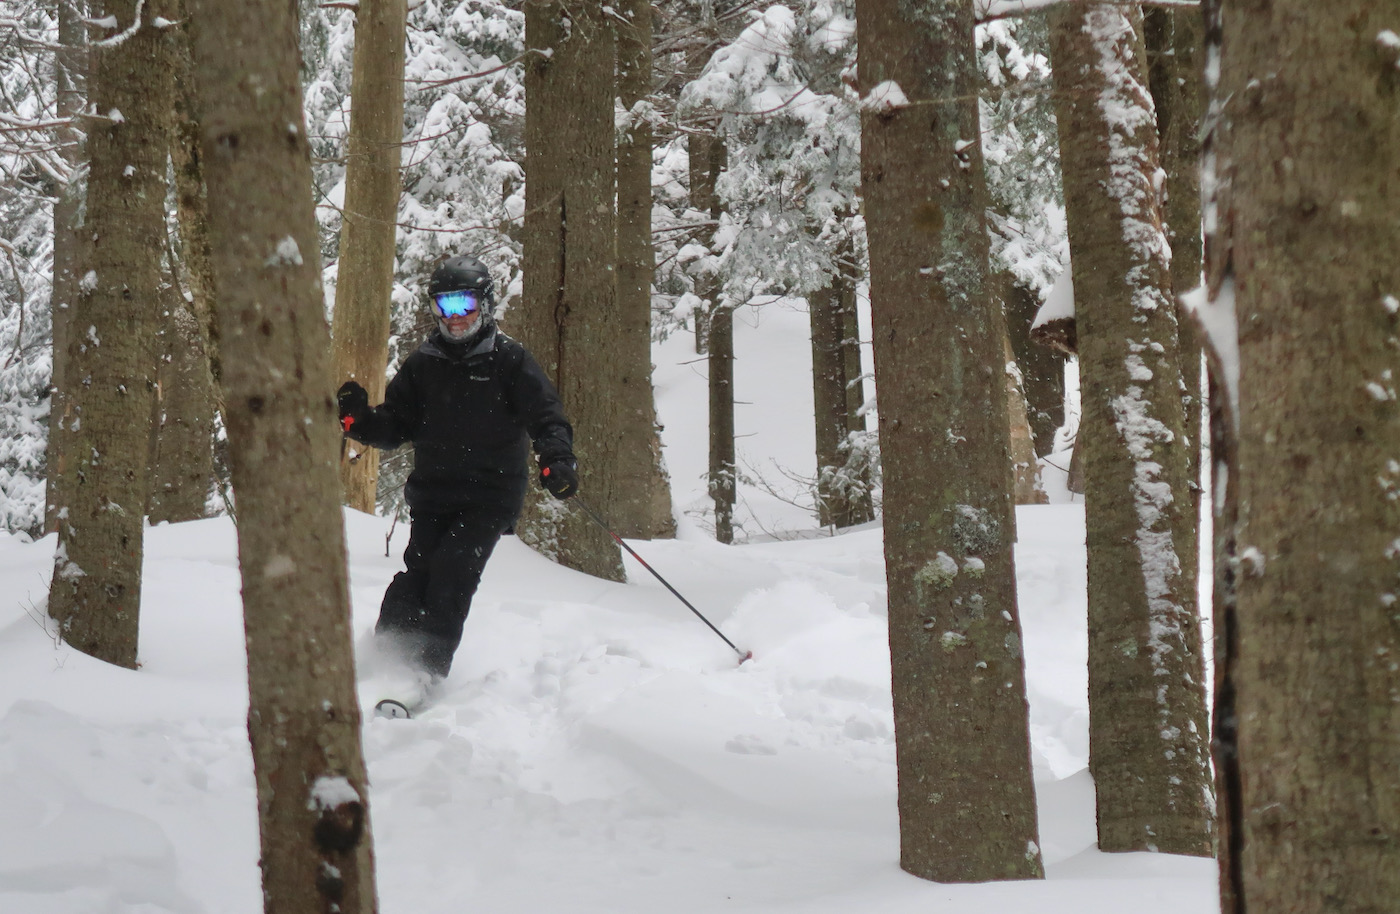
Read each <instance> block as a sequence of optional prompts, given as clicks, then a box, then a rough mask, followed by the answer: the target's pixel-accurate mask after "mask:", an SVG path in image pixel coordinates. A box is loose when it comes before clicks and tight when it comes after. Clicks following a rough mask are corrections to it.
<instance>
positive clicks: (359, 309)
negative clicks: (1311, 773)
mask: <svg viewBox="0 0 1400 914" xmlns="http://www.w3.org/2000/svg"><path fill="white" fill-rule="evenodd" d="M407 27H408V12H407V9H406V8H405V6H404V0H360V4H359V6H358V8H357V9H356V12H355V54H354V72H353V75H352V80H351V89H350V135H349V138H348V141H347V143H346V148H347V157H346V158H347V161H346V166H345V210H344V213H343V218H344V222H343V224H342V227H341V231H340V270H339V273H338V279H337V281H336V287H335V322H334V325H333V327H332V331H331V333H332V336H333V338H334V340H335V377H336V379H337V380H349V379H353V380H356V381H359V382H360V384H361V385H362V386H363V387H364V388H365V390H367V391H368V392H369V398H370V402H371V403H378V402H380V401H381V400H383V399H384V385H385V377H384V375H385V370H386V368H387V366H388V361H389V308H390V297H391V295H392V294H393V291H394V238H395V223H396V222H397V221H398V211H399V196H400V191H401V182H400V179H399V162H400V159H401V157H402V153H403V73H404V39H405V35H406V33H407ZM340 479H341V483H342V484H343V485H344V487H345V503H346V504H347V505H349V506H350V507H352V508H355V509H356V510H359V511H366V512H368V513H370V514H373V513H374V507H375V495H376V492H377V488H378V482H379V451H378V450H376V449H375V448H364V449H356V448H350V449H349V450H347V451H346V455H345V457H344V459H343V460H342V461H341V465H340Z"/></svg>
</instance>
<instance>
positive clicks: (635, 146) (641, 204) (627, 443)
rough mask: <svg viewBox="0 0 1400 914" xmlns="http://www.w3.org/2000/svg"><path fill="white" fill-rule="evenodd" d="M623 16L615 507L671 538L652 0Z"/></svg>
mask: <svg viewBox="0 0 1400 914" xmlns="http://www.w3.org/2000/svg"><path fill="white" fill-rule="evenodd" d="M618 10H619V12H620V14H621V15H622V16H623V17H624V19H625V20H626V21H625V22H619V23H617V94H618V98H619V99H621V101H622V107H623V109H624V110H626V111H627V112H628V129H627V130H626V131H624V132H623V133H622V135H621V136H620V137H619V140H618V147H617V207H618V213H617V310H618V315H619V323H618V334H617V340H618V346H619V348H620V349H621V350H622V352H621V356H622V360H621V362H620V366H621V367H622V371H621V377H620V378H619V380H620V382H621V386H622V390H621V394H622V403H621V409H620V410H619V420H620V423H621V435H622V444H621V447H620V448H619V449H618V455H617V456H618V465H617V476H618V478H619V479H621V480H624V483H623V485H622V486H621V487H620V488H619V489H618V492H617V493H616V498H615V499H614V507H613V517H612V521H613V525H614V529H615V530H616V531H617V532H618V534H619V535H621V536H628V537H636V538H639V539H652V538H653V537H657V538H671V537H674V536H675V535H676V519H675V517H674V516H673V514H672V510H671V480H670V477H669V476H668V475H667V473H666V467H665V464H664V463H663V461H662V458H661V435H660V430H659V429H658V427H657V422H656V397H655V394H654V391H653V390H652V386H651V279H652V272H653V271H654V269H655V266H656V252H655V249H654V248H653V247H652V243H651V155H652V128H651V120H650V118H651V113H652V108H651V78H652V73H651V43H652V34H651V20H652V16H651V2H650V0H623V2H622V3H620V4H619V5H618Z"/></svg>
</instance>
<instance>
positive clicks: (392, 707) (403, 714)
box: [374, 698, 413, 720]
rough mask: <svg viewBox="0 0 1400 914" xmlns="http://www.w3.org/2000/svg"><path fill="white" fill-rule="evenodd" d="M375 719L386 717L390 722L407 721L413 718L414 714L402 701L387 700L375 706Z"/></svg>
mask: <svg viewBox="0 0 1400 914" xmlns="http://www.w3.org/2000/svg"><path fill="white" fill-rule="evenodd" d="M374 716H375V717H386V718H388V719H390V720H407V719H409V718H411V717H413V712H412V711H410V710H408V706H407V705H405V704H404V703H403V702H401V701H395V700H394V699H392V698H386V699H384V700H383V701H381V702H380V703H379V704H377V705H375V706H374Z"/></svg>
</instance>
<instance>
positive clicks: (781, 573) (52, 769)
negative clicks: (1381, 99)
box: [0, 505, 1214, 914]
mask: <svg viewBox="0 0 1400 914" xmlns="http://www.w3.org/2000/svg"><path fill="white" fill-rule="evenodd" d="M347 522H348V531H349V537H350V544H351V552H352V558H353V579H352V585H353V593H354V599H355V628H356V631H357V633H358V634H360V635H361V640H363V636H364V635H365V633H367V632H368V630H369V628H370V627H371V626H372V623H373V618H374V615H375V611H376V610H377V604H378V598H379V595H380V593H381V592H382V589H383V587H384V585H385V584H386V583H387V581H388V578H389V577H390V575H392V573H393V571H394V569H395V567H396V565H397V562H396V560H395V559H386V558H384V556H383V532H384V530H385V529H386V524H385V522H383V521H382V520H379V519H376V518H370V517H366V516H364V515H359V514H353V513H350V514H347ZM1019 525H1020V530H1021V543H1020V546H1019V549H1018V563H1019V574H1020V583H1021V588H1022V605H1023V617H1024V625H1025V629H1026V643H1027V646H1028V651H1027V658H1028V664H1029V669H1028V675H1029V680H1030V687H1031V706H1032V737H1033V743H1034V757H1035V763H1036V770H1037V782H1038V789H1039V792H1040V805H1041V817H1042V818H1041V845H1042V847H1043V848H1044V851H1045V859H1046V862H1047V864H1048V867H1049V875H1050V879H1049V880H1048V881H1047V882H1045V883H1024V884H1002V885H987V886H976V887H974V886H937V885H934V884H931V883H924V882H921V881H919V880H916V879H913V878H912V877H908V876H905V875H904V874H902V873H901V872H900V871H899V870H898V868H897V858H898V824H897V818H896V814H895V809H894V798H895V793H894V792H895V784H894V741H893V724H892V719H891V712H890V703H889V660H888V648H887V644H886V640H885V638H886V633H885V627H884V620H883V587H884V581H883V570H882V565H881V562H880V537H879V532H878V530H877V529H871V530H864V531H860V532H856V533H851V534H846V535H843V536H841V537H837V538H831V539H818V540H807V541H803V542H790V543H769V544H760V545H752V546H746V547H741V548H726V547H722V546H718V545H715V544H712V543H707V542H705V541H703V540H700V539H696V540H685V539H682V540H681V541H676V542H653V543H646V544H638V547H639V548H641V549H643V550H644V555H646V556H647V557H648V560H649V561H650V562H652V564H653V565H654V566H655V567H657V568H658V570H661V571H662V573H663V574H666V575H667V576H668V578H669V579H671V580H672V582H673V583H674V584H675V585H676V586H677V587H678V588H679V589H680V590H681V592H682V593H687V594H693V595H694V596H692V597H691V599H692V602H696V603H697V605H698V606H699V607H700V608H701V610H702V611H705V612H707V614H708V615H711V618H712V619H713V620H714V621H715V622H716V623H717V624H719V625H721V627H722V629H723V630H724V631H725V633H726V635H728V636H729V637H730V638H731V639H733V640H734V641H735V643H737V644H740V645H741V646H743V647H746V648H752V649H753V650H754V652H755V659H754V660H753V661H750V662H749V663H747V664H744V665H743V666H742V667H740V666H738V665H736V663H735V658H734V656H733V653H732V652H731V651H730V650H729V649H728V648H727V647H726V646H725V645H724V644H723V643H722V642H721V641H719V639H717V638H715V637H714V636H713V635H712V633H710V632H708V631H707V630H706V629H705V628H704V627H703V626H702V625H701V624H700V622H699V621H698V620H696V619H694V618H693V617H692V616H691V615H690V614H689V612H688V611H686V610H685V608H684V607H683V606H681V605H680V604H679V603H678V602H676V601H675V600H674V598H672V597H671V596H670V595H669V594H668V593H666V592H665V591H664V590H662V589H661V588H660V585H657V584H655V582H654V581H652V580H651V579H650V577H649V576H646V575H645V574H644V572H642V571H641V569H640V568H638V567H637V566H635V565H631V566H630V567H629V573H630V574H631V576H632V580H633V582H634V583H631V584H628V585H616V584H610V583H606V582H601V581H597V580H593V579H589V578H586V577H584V576H581V575H578V574H576V573H574V572H570V571H568V570H566V569H563V568H560V567H558V566H555V565H553V564H551V563H549V562H547V561H546V560H544V559H541V558H539V557H538V556H536V555H534V554H533V553H531V552H529V551H528V550H526V549H525V548H524V547H523V546H521V545H520V544H519V543H518V542H516V541H514V540H513V539H507V540H506V541H504V542H503V543H502V546H501V548H500V552H499V553H498V555H497V557H496V559H495V560H494V561H493V563H492V565H491V566H490V568H489V569H488V571H487V575H486V579H485V581H484V582H483V586H482V590H481V594H480V596H479V597H478V601H477V605H476V607H475V608H474V610H473V614H472V617H471V619H470V620H469V622H468V630H467V631H468V635H467V640H466V642H465V643H464V645H463V648H462V650H461V652H460V653H459V655H458V661H457V665H456V667H455V668H454V670H453V674H452V676H451V677H450V678H449V679H448V681H447V683H446V688H445V689H444V692H443V695H442V697H441V699H440V700H439V702H438V703H437V704H436V705H435V706H434V707H432V708H430V709H428V710H427V711H425V712H424V713H422V714H421V715H420V716H419V717H418V718H416V719H414V720H412V721H385V720H371V721H370V722H369V723H368V725H367V727H366V729H365V737H364V742H365V751H366V756H367V758H368V761H369V766H370V779H371V785H372V786H371V815H372V821H373V830H374V836H375V845H376V855H377V860H378V867H379V888H380V894H381V899H382V910H383V911H385V912H389V914H392V912H399V911H404V912H408V911H412V912H435V911H441V912H449V911H459V910H461V909H462V907H463V906H464V905H470V906H471V907H472V908H473V909H476V910H483V911H516V910H519V911H534V910H539V909H540V908H541V907H542V906H543V907H544V908H546V909H549V910H558V911H580V912H583V911H588V912H592V911H597V912H603V911H638V912H641V911H655V910H658V909H661V908H665V909H667V910H675V911H696V912H699V911H717V910H741V911H742V910H749V911H768V910H779V911H812V912H825V911H832V912H834V911H837V910H844V909H845V908H847V907H848V906H850V905H852V904H856V905H860V906H863V907H870V908H878V909H879V910H882V911H904V910H908V911H914V910H919V909H922V908H924V907H925V906H926V905H928V904H931V903H938V904H939V905H941V906H942V907H941V909H942V910H949V911H963V910H966V911H972V910H979V909H981V908H982V907H984V906H985V905H987V904H994V905H1000V906H1008V905H1009V906H1011V907H1009V908H1008V909H1020V906H1021V905H1023V904H1024V905H1025V906H1026V909H1030V907H1034V908H1035V909H1036V910H1039V911H1051V912H1054V911H1060V910H1064V911H1069V910H1071V909H1072V910H1075V911H1086V910H1087V911H1094V910H1096V909H1098V908H1096V906H1102V907H1101V909H1102V910H1105V911H1106V910H1108V906H1109V905H1110V904H1114V905H1116V903H1118V902H1121V901H1122V900H1123V897H1124V895H1125V894H1126V893H1129V892H1131V893H1132V894H1133V897H1134V906H1135V908H1138V909H1141V910H1147V911H1154V910H1161V911H1164V912H1165V911H1167V910H1172V911H1174V912H1178V914H1179V912H1182V911H1185V912H1205V911H1209V910H1214V908H1213V905H1214V889H1213V878H1212V877H1213V872H1214V871H1213V865H1212V864H1210V863H1209V862H1208V861H1196V860H1187V859H1184V858H1172V857H1166V856H1155V855H1114V856H1112V857H1109V856H1107V855H1100V854H1098V853H1097V852H1096V851H1095V850H1093V812H1092V787H1091V785H1090V783H1089V781H1088V778H1087V775H1086V774H1085V772H1084V771H1083V770H1082V768H1083V765H1084V761H1085V755H1086V751H1087V737H1086V733H1085V730H1086V727H1087V716H1086V710H1085V707H1084V697H1083V693H1084V671H1083V662H1084V647H1083V642H1084V623H1083V619H1082V606H1083V580H1082V570H1076V569H1081V568H1082V561H1083V558H1082V556H1083V547H1082V545H1080V544H1081V543H1082V539H1083V527H1082V512H1081V510H1080V508H1079V507H1078V506H1075V505H1054V506H1049V507H1037V508H1023V509H1021V513H1020V518H1019ZM150 533H151V535H150V537H149V539H150V550H149V556H148V562H149V565H148V569H147V575H148V578H147V579H148V580H149V581H152V582H153V586H152V587H151V588H150V589H149V592H148V598H147V599H148V606H149V609H148V611H147V614H146V618H145V620H144V625H145V627H146V630H147V631H148V632H150V633H151V635H150V637H148V638H147V639H146V641H145V642H144V647H143V650H142V655H143V661H144V666H143V669H142V670H141V671H140V672H134V673H133V672H129V671H124V670H118V669H115V668H112V667H109V666H106V665H104V664H101V663H98V662H96V661H93V660H91V659H90V658H87V657H85V656H83V655H81V654H78V653H76V652H74V651H71V650H69V649H67V648H62V647H57V648H56V647H54V646H53V645H52V643H51V642H50V640H49V639H48V636H47V634H46V633H45V631H44V630H43V628H42V627H41V626H40V625H39V624H38V623H37V622H36V621H35V620H34V618H33V617H32V615H31V613H32V610H30V611H29V612H27V611H26V610H25V607H24V600H23V598H21V599H19V600H15V599H11V600H7V601H6V603H5V604H4V609H3V612H4V613H5V615H4V616H3V617H0V671H3V672H0V687H3V691H0V698H2V699H3V701H0V909H3V910H6V911H16V912H26V914H29V912H34V914H78V912H89V911H119V912H128V911H130V912H138V911H139V912H143V914H146V912H164V911H170V912H180V914H184V912H230V914H231V912H235V911H249V910H257V909H258V906H259V886H258V871H257V821H256V812H255V809H256V807H255V799H254V792H253V785H252V771H251V761H250V758H249V753H248V746H247V740H246V731H245V726H244V714H245V713H246V695H245V692H244V689H245V687H246V680H245V678H244V674H243V671H242V664H243V660H244V658H243V653H242V631H241V621H240V616H239V604H238V597H237V595H238V582H237V573H236V570H235V569H234V567H233V564H234V563H233V549H234V542H233V533H232V527H231V525H230V524H229V523H228V522H227V521H225V520H222V519H215V520H208V521H198V522H195V523H192V524H183V525H178V526H176V527H160V528H155V529H153V530H151V531H150ZM402 535H403V533H402V531H401V532H400V533H399V534H398V536H397V537H396V545H398V544H401V537H402ZM52 554H53V543H52V541H51V540H44V541H41V542H39V543H37V544H32V545H22V544H20V543H18V542H17V541H15V540H8V541H4V543H3V545H0V581H3V582H4V585H5V592H6V593H8V594H12V595H18V594H23V593H24V592H25V591H26V590H27V591H28V592H29V593H30V594H31V596H30V599H31V600H33V599H36V598H38V597H39V595H40V594H42V591H43V586H42V575H43V573H44V571H45V569H46V568H47V567H48V566H49V564H50V563H51V561H52ZM629 563H630V560H629ZM26 582H32V583H26ZM1149 883H1150V884H1151V886H1152V887H1151V888H1150V889H1147V890H1146V891H1144V889H1145V888H1146V885H1147V884H1149ZM1114 899H1117V902H1115V901H1114Z"/></svg>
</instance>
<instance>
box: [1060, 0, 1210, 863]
mask: <svg viewBox="0 0 1400 914" xmlns="http://www.w3.org/2000/svg"><path fill="white" fill-rule="evenodd" d="M1050 22H1051V32H1050V47H1051V60H1052V62H1053V66H1054V90H1055V113H1056V118H1057V120H1058V121H1059V125H1060V155H1061V163H1062V167H1063V172H1064V181H1065V210H1066V216H1067V222H1068V225H1069V239H1070V250H1071V253H1072V256H1071V261H1072V264H1073V269H1074V291H1075V318H1076V324H1077V330H1078V349H1079V367H1080V378H1081V392H1082V393H1081V401H1082V404H1083V418H1082V420H1081V424H1080V437H1079V444H1080V446H1081V447H1082V448H1083V452H1084V456H1083V461H1084V480H1085V516H1086V526H1087V549H1088V563H1089V567H1088V582H1089V632H1090V635H1089V638H1090V643H1089V716H1090V721H1089V742H1090V746H1089V753H1090V754H1089V767H1090V771H1091V773H1092V774H1093V777H1094V786H1095V791H1096V795H1097V800H1098V835H1099V847H1100V849H1102V850H1105V851H1128V850H1160V851H1164V852H1168V853H1184V854H1210V853H1211V848H1212V844H1211V842H1212V833H1211V828H1212V823H1211V815H1212V805H1213V804H1212V802H1211V797H1210V783H1211V781H1210V765H1209V758H1208V756H1207V743H1206V741H1207V733H1208V730H1207V720H1206V712H1205V692H1204V686H1203V682H1202V680H1203V678H1204V664H1203V663H1202V658H1201V631H1200V619H1199V617H1198V615H1197V612H1196V586H1195V581H1194V580H1188V579H1187V578H1185V577H1184V576H1183V574H1182V565H1183V563H1182V559H1181V555H1182V551H1183V543H1193V542H1194V535H1193V533H1192V531H1194V528H1195V518H1194V516H1193V514H1192V497H1191V492H1190V488H1189V485H1188V483H1189V479H1188V476H1187V460H1186V454H1185V449H1184V448H1183V447H1182V445H1181V443H1182V441H1183V439H1184V437H1185V435H1184V426H1183V419H1182V403H1181V388H1180V384H1181V374H1180V370H1179V368H1178V361H1177V360H1178V349H1177V329H1176V319H1175V313H1174V309H1173V307H1172V297H1171V281H1170V277H1169V275H1168V266H1167V257H1168V248H1167V244H1166V239H1165V237H1164V235H1163V231H1162V224H1161V215H1160V211H1159V208H1158V204H1157V194H1156V190H1155V186H1154V182H1155V177H1156V173H1157V142H1156V140H1157V137H1156V131H1155V122H1154V119H1153V113H1152V102H1151V97H1150V96H1149V95H1148V93H1147V89H1146V85H1145V78H1144V74H1145V69H1144V63H1143V56H1144V55H1143V48H1142V42H1141V38H1140V36H1139V33H1138V31H1137V26H1138V25H1139V24H1140V22H1141V15H1140V13H1138V12H1136V11H1135V10H1133V9H1131V8H1125V7H1123V6H1121V5H1116V4H1109V3H1091V4H1088V5H1075V6H1072V7H1057V8H1056V9H1055V10H1054V11H1052V13H1051V19H1050Z"/></svg>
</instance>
